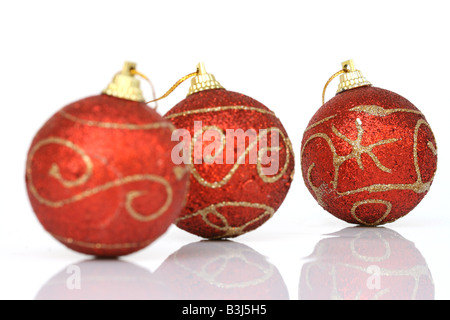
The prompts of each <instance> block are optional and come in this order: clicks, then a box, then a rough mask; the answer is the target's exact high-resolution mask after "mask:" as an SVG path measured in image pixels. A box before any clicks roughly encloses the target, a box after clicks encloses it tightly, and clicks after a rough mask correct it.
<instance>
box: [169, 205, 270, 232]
mask: <svg viewBox="0 0 450 320" xmlns="http://www.w3.org/2000/svg"><path fill="white" fill-rule="evenodd" d="M223 207H244V208H255V209H263V210H264V212H263V213H262V214H260V215H259V216H258V217H256V218H255V219H253V220H250V221H248V222H246V223H245V224H243V225H240V226H238V227H232V226H230V224H229V223H228V221H227V219H226V217H225V216H224V215H223V214H221V213H220V212H219V211H218V209H219V208H223ZM274 213H275V209H273V208H272V207H270V206H268V205H265V204H262V203H251V202H244V201H236V202H234V201H224V202H220V203H217V204H212V205H210V206H208V207H206V208H203V209H201V210H199V211H197V212H195V213H192V214H188V215H185V216H183V217H180V218H178V219H176V220H175V224H178V223H180V222H181V221H183V220H186V219H190V218H193V217H195V216H201V218H202V219H203V221H204V222H205V223H206V224H207V225H208V226H210V227H212V228H214V229H217V230H219V231H222V232H223V234H222V235H220V236H217V237H216V238H226V237H235V236H239V235H241V234H243V233H245V231H244V230H245V228H247V227H248V226H249V225H251V224H253V223H255V222H258V221H259V220H261V219H262V218H264V217H266V216H268V218H270V217H272V216H273V214H274ZM209 214H212V215H213V216H215V217H217V218H218V219H219V220H220V221H221V222H222V224H223V226H221V225H217V224H215V223H213V222H211V221H210V220H209V219H208V215H209Z"/></svg>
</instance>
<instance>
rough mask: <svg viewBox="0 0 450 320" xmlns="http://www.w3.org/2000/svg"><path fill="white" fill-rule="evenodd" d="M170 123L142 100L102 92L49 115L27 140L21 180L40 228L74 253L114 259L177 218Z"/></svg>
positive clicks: (179, 195)
mask: <svg viewBox="0 0 450 320" xmlns="http://www.w3.org/2000/svg"><path fill="white" fill-rule="evenodd" d="M172 130H173V125H172V124H171V123H170V122H168V121H166V120H164V119H163V118H162V117H161V116H160V115H159V114H158V113H157V112H156V111H154V110H153V109H151V108H149V107H148V106H147V105H146V104H145V103H142V102H135V101H131V100H126V99H122V98H116V97H113V96H109V95H106V94H102V95H97V96H92V97H88V98H85V99H82V100H79V101H77V102H74V103H72V104H69V105H68V106H66V107H65V108H63V109H61V110H60V111H59V112H57V113H56V114H55V115H54V116H53V117H52V118H51V119H50V120H48V121H47V123H45V125H44V126H43V127H42V128H41V129H40V130H39V132H38V133H37V134H36V136H35V137H34V140H33V142H32V144H31V147H30V150H29V153H28V160H27V167H26V183H27V189H28V194H29V199H30V201H31V205H32V207H33V209H34V211H35V213H36V215H37V217H38V219H39V221H40V222H41V224H42V225H43V227H44V228H45V229H46V230H47V231H48V232H49V233H50V234H51V235H52V236H53V237H55V238H56V239H57V240H59V241H60V242H62V243H63V244H65V245H66V246H67V247H69V248H71V249H73V250H76V251H78V252H82V253H86V254H92V255H98V256H119V255H125V254H129V253H132V252H134V251H137V250H139V249H141V248H144V247H145V246H147V245H149V244H150V243H151V242H152V241H154V240H155V239H156V238H157V237H159V236H160V235H161V234H163V233H164V232H165V231H166V230H167V228H168V227H169V226H170V225H171V223H173V221H174V219H175V218H176V217H177V215H178V213H179V211H180V209H181V207H182V205H183V201H184V199H185V195H186V193H187V183H188V181H189V175H188V174H185V173H186V171H187V169H186V167H185V166H184V165H183V164H181V165H174V164H173V163H172V161H171V160H170V156H171V150H172V148H173V146H174V143H173V142H172V141H171V140H170V137H171V133H172Z"/></svg>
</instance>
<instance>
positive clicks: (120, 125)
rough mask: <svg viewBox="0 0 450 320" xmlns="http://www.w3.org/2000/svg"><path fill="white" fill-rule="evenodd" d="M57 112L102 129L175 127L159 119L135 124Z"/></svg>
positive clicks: (74, 120)
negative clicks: (103, 120) (158, 120)
mask: <svg viewBox="0 0 450 320" xmlns="http://www.w3.org/2000/svg"><path fill="white" fill-rule="evenodd" d="M59 114H60V115H61V116H62V117H64V118H66V119H68V120H70V121H73V122H75V123H79V124H82V125H85V126H89V127H99V128H103V129H121V130H152V129H160V128H169V129H171V130H172V131H173V130H174V129H175V126H174V125H173V124H172V123H170V122H169V121H160V122H153V123H144V124H135V123H114V122H101V121H95V120H84V119H81V118H78V117H76V116H74V115H71V114H69V113H67V112H65V111H64V110H61V111H59Z"/></svg>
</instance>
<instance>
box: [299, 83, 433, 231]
mask: <svg viewBox="0 0 450 320" xmlns="http://www.w3.org/2000/svg"><path fill="white" fill-rule="evenodd" d="M301 163H302V173H303V178H304V181H305V184H306V186H307V187H308V189H309V191H310V192H311V194H312V195H313V196H314V198H315V199H316V200H317V202H318V203H319V204H320V205H321V206H322V207H323V208H324V209H325V210H327V211H328V212H330V213H331V214H333V215H334V216H336V217H338V218H340V219H342V220H344V221H347V222H349V223H355V224H364V225H372V226H373V225H380V224H384V223H388V222H392V221H395V220H396V219H398V218H400V217H402V216H404V215H406V214H407V213H408V212H410V211H411V210H412V209H413V208H414V207H416V206H417V204H418V203H419V202H420V201H421V200H422V199H423V197H424V196H425V195H426V194H427V192H428V190H429V189H430V186H431V183H432V181H433V178H434V175H435V172H436V166H437V149H436V141H435V138H434V136H433V133H432V131H431V128H430V125H429V124H428V122H427V121H426V119H425V117H424V115H423V114H422V113H421V112H420V111H419V110H418V109H417V108H416V107H415V106H414V105H413V104H412V103H411V102H409V101H408V100H406V99H405V98H403V97H401V96H400V95H398V94H396V93H394V92H391V91H388V90H384V89H380V88H375V87H368V86H364V87H359V88H354V89H351V90H348V91H344V92H342V93H339V94H337V95H336V96H335V97H334V98H333V99H331V100H329V101H328V102H327V103H325V104H324V105H323V106H322V107H321V108H320V109H319V110H318V111H317V112H316V114H315V115H314V116H313V118H312V119H311V121H310V122H309V124H308V127H307V128H306V130H305V133H304V135H303V141H302V149H301Z"/></svg>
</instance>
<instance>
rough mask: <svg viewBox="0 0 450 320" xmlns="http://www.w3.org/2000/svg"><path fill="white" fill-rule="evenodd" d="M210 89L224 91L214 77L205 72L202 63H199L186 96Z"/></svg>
mask: <svg viewBox="0 0 450 320" xmlns="http://www.w3.org/2000/svg"><path fill="white" fill-rule="evenodd" d="M211 89H224V87H222V85H221V84H220V83H219V81H217V80H216V78H215V77H214V75H212V74H211V73H207V72H206V70H205V65H204V63H203V62H200V63H199V64H198V65H197V75H196V76H195V77H194V78H192V80H191V87H190V88H189V92H188V94H187V95H188V96H189V95H191V94H193V93H196V92H200V91H204V90H211Z"/></svg>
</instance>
